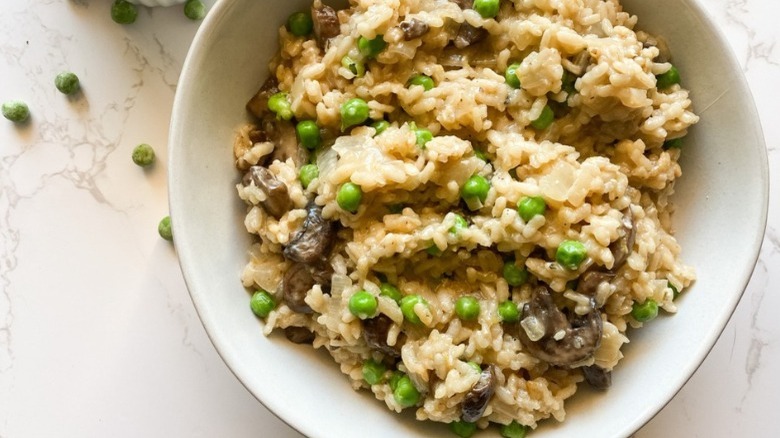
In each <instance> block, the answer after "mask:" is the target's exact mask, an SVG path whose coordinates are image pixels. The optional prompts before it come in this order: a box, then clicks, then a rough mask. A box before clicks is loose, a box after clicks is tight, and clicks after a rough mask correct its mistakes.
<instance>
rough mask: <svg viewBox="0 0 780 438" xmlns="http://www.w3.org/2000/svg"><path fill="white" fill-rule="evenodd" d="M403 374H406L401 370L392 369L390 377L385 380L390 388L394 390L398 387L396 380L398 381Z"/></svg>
mask: <svg viewBox="0 0 780 438" xmlns="http://www.w3.org/2000/svg"><path fill="white" fill-rule="evenodd" d="M404 376H406V374H404V373H403V372H401V371H398V370H395V371H393V373H392V374H390V378H389V379H388V380H387V384H388V385H389V386H390V390H392V391H395V388H397V387H398V382H400V381H401V379H403V378H404Z"/></svg>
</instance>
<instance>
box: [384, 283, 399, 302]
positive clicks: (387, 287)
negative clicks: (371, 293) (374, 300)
mask: <svg viewBox="0 0 780 438" xmlns="http://www.w3.org/2000/svg"><path fill="white" fill-rule="evenodd" d="M379 295H382V296H385V297H388V298H390V299H392V300H393V301H395V302H396V303H400V302H401V299H402V298H403V297H404V296H403V294H401V291H400V290H399V289H398V288H397V287H396V286H395V285H393V284H390V283H382V284H381V285H379Z"/></svg>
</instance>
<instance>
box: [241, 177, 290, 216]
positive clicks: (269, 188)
mask: <svg viewBox="0 0 780 438" xmlns="http://www.w3.org/2000/svg"><path fill="white" fill-rule="evenodd" d="M250 183H251V184H254V185H255V186H256V187H257V188H258V189H260V190H262V191H263V193H265V200H264V201H260V205H262V206H263V208H264V209H265V211H267V212H268V214H270V215H271V216H273V217H275V218H277V219H279V218H281V217H282V216H284V214H285V213H287V212H288V211H290V209H291V208H292V207H293V203H292V199H290V193H289V191H288V190H287V184H285V183H283V182H282V181H279V180H278V179H276V176H275V175H274V174H273V173H271V171H270V170H268V169H266V168H265V167H263V166H252V167H250V168H249V170H248V171H247V172H246V174H245V175H244V180H243V184H244V185H245V186H248V185H249V184H250Z"/></svg>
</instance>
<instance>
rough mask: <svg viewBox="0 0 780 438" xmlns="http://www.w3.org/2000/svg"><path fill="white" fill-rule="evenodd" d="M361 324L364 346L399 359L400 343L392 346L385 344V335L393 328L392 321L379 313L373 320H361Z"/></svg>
mask: <svg viewBox="0 0 780 438" xmlns="http://www.w3.org/2000/svg"><path fill="white" fill-rule="evenodd" d="M362 324H363V340H365V341H366V345H368V346H369V347H370V348H371V349H374V350H377V351H380V352H382V353H384V354H386V355H388V356H390V357H401V345H400V342H396V344H395V345H392V346H391V345H388V344H387V334H388V332H389V331H390V328H391V327H392V326H393V320H392V319H390V318H389V317H388V316H387V315H385V314H382V313H380V314H379V315H377V316H375V317H373V318H370V319H365V320H363V322H362Z"/></svg>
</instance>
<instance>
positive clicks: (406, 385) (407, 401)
mask: <svg viewBox="0 0 780 438" xmlns="http://www.w3.org/2000/svg"><path fill="white" fill-rule="evenodd" d="M393 398H394V399H395V401H396V403H398V404H399V405H401V407H404V408H408V407H410V406H414V405H416V404H417V403H418V402H419V401H420V391H418V390H417V388H415V386H414V383H412V379H410V378H409V376H406V375H405V376H403V377H401V378H400V379H399V380H398V383H396V385H395V389H394V390H393Z"/></svg>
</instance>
